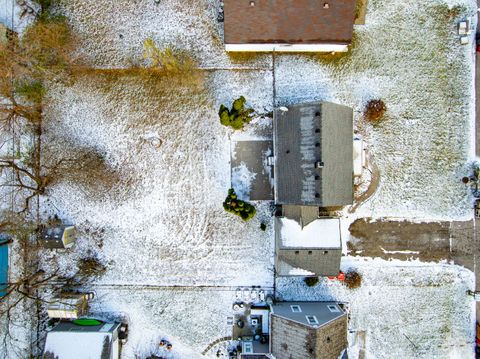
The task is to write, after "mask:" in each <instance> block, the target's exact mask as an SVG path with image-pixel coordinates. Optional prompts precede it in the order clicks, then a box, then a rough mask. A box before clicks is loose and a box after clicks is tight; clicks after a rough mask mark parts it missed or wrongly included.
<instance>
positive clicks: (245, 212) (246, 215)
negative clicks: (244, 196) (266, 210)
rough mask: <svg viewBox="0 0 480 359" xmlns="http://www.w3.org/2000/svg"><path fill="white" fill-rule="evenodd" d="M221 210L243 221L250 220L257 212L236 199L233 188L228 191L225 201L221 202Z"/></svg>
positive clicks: (248, 204) (252, 207)
mask: <svg viewBox="0 0 480 359" xmlns="http://www.w3.org/2000/svg"><path fill="white" fill-rule="evenodd" d="M223 208H224V209H225V211H227V212H230V213H233V214H236V215H237V216H239V217H240V218H242V219H243V220H244V221H248V220H250V219H252V218H253V216H255V213H256V212H257V211H256V209H255V207H254V206H252V205H251V204H250V203H248V202H245V201H242V200H240V199H238V198H237V194H236V193H235V190H234V189H233V188H230V189H229V190H228V195H227V198H226V199H225V202H223Z"/></svg>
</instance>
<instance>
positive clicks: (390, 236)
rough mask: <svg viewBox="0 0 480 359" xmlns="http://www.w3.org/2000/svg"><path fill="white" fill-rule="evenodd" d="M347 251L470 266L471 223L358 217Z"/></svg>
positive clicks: (471, 255) (471, 254)
mask: <svg viewBox="0 0 480 359" xmlns="http://www.w3.org/2000/svg"><path fill="white" fill-rule="evenodd" d="M349 231H350V233H351V235H352V236H353V239H352V240H351V241H349V242H348V243H347V245H348V249H349V251H350V254H351V255H353V256H357V255H361V256H367V257H380V258H383V259H400V260H410V259H420V260H421V261H425V262H429V261H434V262H438V261H441V260H449V261H450V260H453V261H455V263H458V264H461V265H465V266H466V267H470V266H471V265H472V263H473V262H472V259H473V253H472V251H471V248H472V245H473V225H472V224H471V222H422V223H414V222H409V221H394V220H377V221H372V220H371V219H369V218H360V219H357V220H356V221H355V222H353V223H352V224H351V225H350V228H349Z"/></svg>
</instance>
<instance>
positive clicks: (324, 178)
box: [273, 102, 353, 207]
mask: <svg viewBox="0 0 480 359" xmlns="http://www.w3.org/2000/svg"><path fill="white" fill-rule="evenodd" d="M273 123H274V155H275V166H274V181H275V186H274V187H275V201H276V203H277V204H292V205H310V206H319V207H330V206H341V205H346V204H351V203H352V202H353V110H352V109H351V108H349V107H346V106H342V105H337V104H334V103H330V102H311V103H303V104H297V105H293V106H289V107H288V111H285V110H282V109H276V110H275V113H274V121H273Z"/></svg>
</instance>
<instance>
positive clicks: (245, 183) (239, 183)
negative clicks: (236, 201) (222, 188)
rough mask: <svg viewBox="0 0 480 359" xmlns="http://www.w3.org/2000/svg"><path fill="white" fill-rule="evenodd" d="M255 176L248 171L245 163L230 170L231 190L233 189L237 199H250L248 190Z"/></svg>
mask: <svg viewBox="0 0 480 359" xmlns="http://www.w3.org/2000/svg"><path fill="white" fill-rule="evenodd" d="M255 176H256V174H255V173H253V172H250V171H249V170H248V167H247V165H246V164H245V162H241V163H240V165H239V166H237V167H234V168H232V188H234V189H235V192H236V194H237V196H238V198H240V199H242V200H245V201H248V200H249V199H250V190H251V186H252V181H253V180H254V179H255Z"/></svg>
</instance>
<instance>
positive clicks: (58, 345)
mask: <svg viewBox="0 0 480 359" xmlns="http://www.w3.org/2000/svg"><path fill="white" fill-rule="evenodd" d="M111 337H112V335H111V334H109V333H98V332H50V333H48V335H47V341H46V342H45V353H46V352H50V353H52V354H54V357H55V358H58V359H78V357H79V354H81V355H82V358H84V359H98V358H101V356H102V350H103V344H104V340H109V341H111V340H112V339H111ZM106 338H108V339H106ZM117 343H118V342H117Z"/></svg>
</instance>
